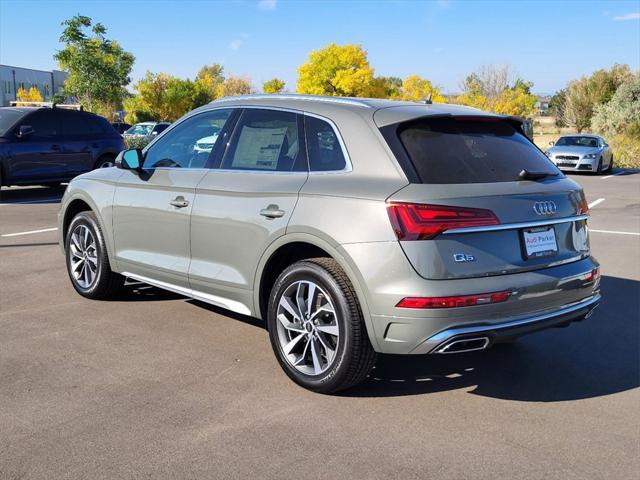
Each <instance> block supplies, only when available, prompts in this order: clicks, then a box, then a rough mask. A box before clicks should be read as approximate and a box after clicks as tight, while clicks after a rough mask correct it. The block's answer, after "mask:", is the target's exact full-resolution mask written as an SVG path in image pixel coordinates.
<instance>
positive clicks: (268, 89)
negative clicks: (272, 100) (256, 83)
mask: <svg viewBox="0 0 640 480" xmlns="http://www.w3.org/2000/svg"><path fill="white" fill-rule="evenodd" d="M284 86H285V83H284V80H280V79H279V78H272V79H271V80H268V81H266V82H264V83H263V84H262V91H263V92H264V93H280V92H282V91H283V90H284Z"/></svg>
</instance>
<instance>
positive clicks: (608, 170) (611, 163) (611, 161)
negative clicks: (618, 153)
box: [606, 155, 613, 173]
mask: <svg viewBox="0 0 640 480" xmlns="http://www.w3.org/2000/svg"><path fill="white" fill-rule="evenodd" d="M612 170H613V155H611V160H610V161H609V166H608V167H607V170H606V172H607V173H610V172H611V171H612Z"/></svg>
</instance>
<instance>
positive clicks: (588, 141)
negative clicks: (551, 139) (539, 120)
mask: <svg viewBox="0 0 640 480" xmlns="http://www.w3.org/2000/svg"><path fill="white" fill-rule="evenodd" d="M556 145H558V146H559V147H589V148H594V147H597V146H598V139H597V138H593V137H560V138H559V139H558V142H557V143H556Z"/></svg>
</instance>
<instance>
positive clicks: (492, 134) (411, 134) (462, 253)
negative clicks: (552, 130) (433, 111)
mask: <svg viewBox="0 0 640 480" xmlns="http://www.w3.org/2000/svg"><path fill="white" fill-rule="evenodd" d="M376 115H377V114H376ZM396 116H397V115H396ZM385 118H387V119H388V118H391V119H393V120H397V119H396V118H394V115H386V116H384V115H383V116H382V119H380V117H379V116H376V121H377V122H379V123H378V124H379V126H380V127H381V128H380V130H381V132H382V133H383V136H384V137H385V139H386V140H387V142H388V144H389V146H390V148H391V149H392V151H393V152H394V154H395V155H396V158H398V162H399V163H400V164H401V166H402V167H403V169H404V170H405V172H406V173H407V177H409V179H410V181H411V184H409V185H408V186H406V187H405V188H403V189H401V190H400V191H398V192H396V193H395V194H393V195H392V196H391V197H389V199H388V207H387V209H388V212H389V217H390V221H391V223H392V226H393V228H394V230H395V232H396V235H397V237H398V240H399V241H400V244H401V245H402V248H403V250H404V252H405V254H406V256H407V258H408V259H409V261H410V262H411V264H412V265H413V267H414V268H415V270H416V271H417V272H418V273H419V274H420V275H421V276H423V277H424V278H427V279H433V280H438V279H458V278H474V277H485V276H494V275H504V274H511V273H518V272H525V271H530V270H537V269H542V268H546V267H549V266H553V265H560V264H563V263H568V262H573V261H577V260H580V259H582V258H585V257H586V256H588V254H589V243H588V235H587V229H586V213H587V207H586V202H585V198H584V194H583V192H582V190H581V188H580V187H579V186H578V185H577V184H576V183H575V182H573V181H572V180H569V179H567V178H566V177H564V175H563V174H562V173H561V172H560V171H559V170H558V169H557V168H556V167H555V166H554V165H553V164H552V163H551V162H550V161H549V160H548V159H547V157H546V156H545V155H544V154H543V153H542V152H541V151H540V150H539V149H537V148H536V147H535V146H534V145H533V144H532V143H531V142H530V141H529V140H528V139H527V138H526V137H525V136H524V134H523V133H522V131H521V130H520V128H519V124H518V122H517V120H515V119H511V118H504V117H498V116H482V115H473V116H468V115H465V116H455V115H454V116H452V115H440V116H421V117H419V118H413V119H409V120H405V121H400V122H398V121H394V122H393V123H388V124H385ZM381 124H382V125H381ZM523 170H524V171H525V172H524V173H522V171H523Z"/></svg>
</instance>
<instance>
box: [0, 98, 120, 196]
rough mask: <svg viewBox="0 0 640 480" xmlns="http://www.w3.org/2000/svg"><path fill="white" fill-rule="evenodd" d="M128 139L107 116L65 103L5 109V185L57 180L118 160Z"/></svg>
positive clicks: (0, 116)
mask: <svg viewBox="0 0 640 480" xmlns="http://www.w3.org/2000/svg"><path fill="white" fill-rule="evenodd" d="M124 148H125V147H124V141H123V139H122V137H121V136H120V135H119V134H118V132H116V130H115V129H114V128H113V127H112V126H111V124H109V122H107V120H106V119H104V118H102V117H100V116H98V115H94V114H93V113H88V112H83V111H78V110H70V109H65V108H56V107H53V108H48V107H45V108H30V107H3V108H0V186H2V185H5V186H8V185H55V184H58V183H60V182H65V181H67V180H70V179H72V178H73V177H75V176H76V175H80V174H81V173H84V172H88V171H89V170H93V169H94V168H100V167H110V166H113V165H114V160H115V157H116V155H117V154H118V153H119V152H120V151H121V150H124Z"/></svg>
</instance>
